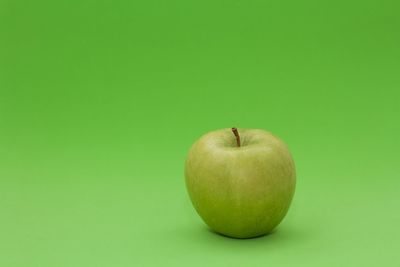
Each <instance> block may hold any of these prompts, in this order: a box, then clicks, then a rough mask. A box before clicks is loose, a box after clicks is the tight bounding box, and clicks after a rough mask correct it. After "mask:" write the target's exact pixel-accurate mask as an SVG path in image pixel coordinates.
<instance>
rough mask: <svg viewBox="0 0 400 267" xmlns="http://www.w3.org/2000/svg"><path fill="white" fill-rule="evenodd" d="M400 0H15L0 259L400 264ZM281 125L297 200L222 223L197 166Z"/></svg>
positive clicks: (2, 142) (0, 97)
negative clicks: (237, 224)
mask: <svg viewBox="0 0 400 267" xmlns="http://www.w3.org/2000/svg"><path fill="white" fill-rule="evenodd" d="M399 14H400V4H399V2H398V1H395V0H373V1H371V0H367V1H344V0H339V1H316V0H305V1H294V0H293V1H253V0H251V1H242V0H240V1H211V0H207V1H183V0H171V1H157V0H149V1H122V0H121V1H106V0H104V1H89V0H80V1H77V0H75V1H71V0H68V1H66V0H64V1H44V0H37V1H18V0H13V1H11V0H0V266H4V267H17V266H18V267H19V266H21V267H31V266H38V267H47V266H49V267H53V266H57V267H64V266H71V267H72V266H74V267H76V266H85V267H88V266H400V255H399V250H400V241H399V239H400V227H399V225H400V212H399V210H400V197H399V193H400V192H399V188H400V177H399V172H400V166H399V164H400V161H399V159H400V156H399V150H400V141H399V138H400V126H399V118H400V107H399V106H400V16H399ZM231 126H236V127H246V128H263V129H267V130H269V131H271V132H273V133H275V134H276V135H278V136H280V137H281V138H282V139H283V140H285V142H286V143H287V144H288V146H289V147H290V149H291V151H292V153H293V156H294V158H295V162H296V165H297V173H298V183H297V191H296V195H295V198H294V201H293V205H292V207H291V209H290V211H289V213H288V215H287V217H286V218H285V220H284V221H283V223H282V224H281V225H280V226H279V227H278V229H277V231H276V232H275V233H274V234H272V235H269V236H265V237H261V238H256V239H250V240H236V239H229V238H225V237H222V236H219V235H216V234H213V233H212V232H210V231H209V230H208V229H207V228H206V227H205V225H204V224H203V223H202V222H201V220H200V218H199V217H198V216H197V214H196V213H195V211H194V209H193V208H192V206H191V203H190V201H189V198H188V196H187V193H186V189H185V185H184V179H183V165H184V160H185V157H186V153H187V152H188V150H189V148H190V146H191V144H192V143H193V142H194V141H195V140H196V139H197V138H199V137H200V136H201V135H202V134H204V133H206V132H208V131H211V130H215V129H219V128H225V127H231Z"/></svg>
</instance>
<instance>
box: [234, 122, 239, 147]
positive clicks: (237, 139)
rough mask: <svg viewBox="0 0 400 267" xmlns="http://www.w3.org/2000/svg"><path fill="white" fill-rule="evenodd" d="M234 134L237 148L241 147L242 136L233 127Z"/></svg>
mask: <svg viewBox="0 0 400 267" xmlns="http://www.w3.org/2000/svg"><path fill="white" fill-rule="evenodd" d="M232 132H233V134H234V135H235V137H236V144H237V146H238V147H240V135H239V132H238V129H237V128H236V127H232Z"/></svg>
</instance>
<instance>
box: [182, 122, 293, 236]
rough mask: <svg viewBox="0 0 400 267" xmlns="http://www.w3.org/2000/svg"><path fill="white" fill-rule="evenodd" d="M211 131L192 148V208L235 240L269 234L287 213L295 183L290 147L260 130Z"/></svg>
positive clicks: (189, 175)
mask: <svg viewBox="0 0 400 267" xmlns="http://www.w3.org/2000/svg"><path fill="white" fill-rule="evenodd" d="M238 132H239V135H240V139H241V146H240V147H238V146H237V143H236V138H235V136H234V134H233V133H232V129H230V128H227V129H221V130H217V131H213V132H209V133H207V134H205V135H203V136H202V137H201V138H200V139H199V140H197V141H196V142H195V143H194V144H193V146H192V147H191V149H190V151H189V154H188V156H187V160H186V164H185V180H186V187H187V190H188V193H189V196H190V199H191V201H192V203H193V206H194V208H195V209H196V211H197V213H198V214H199V215H200V217H201V218H202V219H203V220H204V222H205V223H206V224H207V225H208V226H209V227H210V228H211V229H213V230H214V231H215V232H217V233H220V234H222V235H225V236H229V237H234V238H251V237H257V236H261V235H265V234H267V233H270V232H271V231H272V230H273V229H274V228H275V227H276V226H277V225H278V224H279V223H280V222H281V221H282V219H283V218H284V217H285V215H286V213H287V211H288V209H289V206H290V203H291V201H292V198H293V195H294V191H295V186H296V170H295V165H294V161H293V158H292V156H291V154H290V152H289V150H288V148H287V147H286V145H285V144H284V143H283V142H282V141H281V140H280V139H278V138H277V137H275V136H274V135H272V134H271V133H269V132H267V131H264V130H260V129H238Z"/></svg>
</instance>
